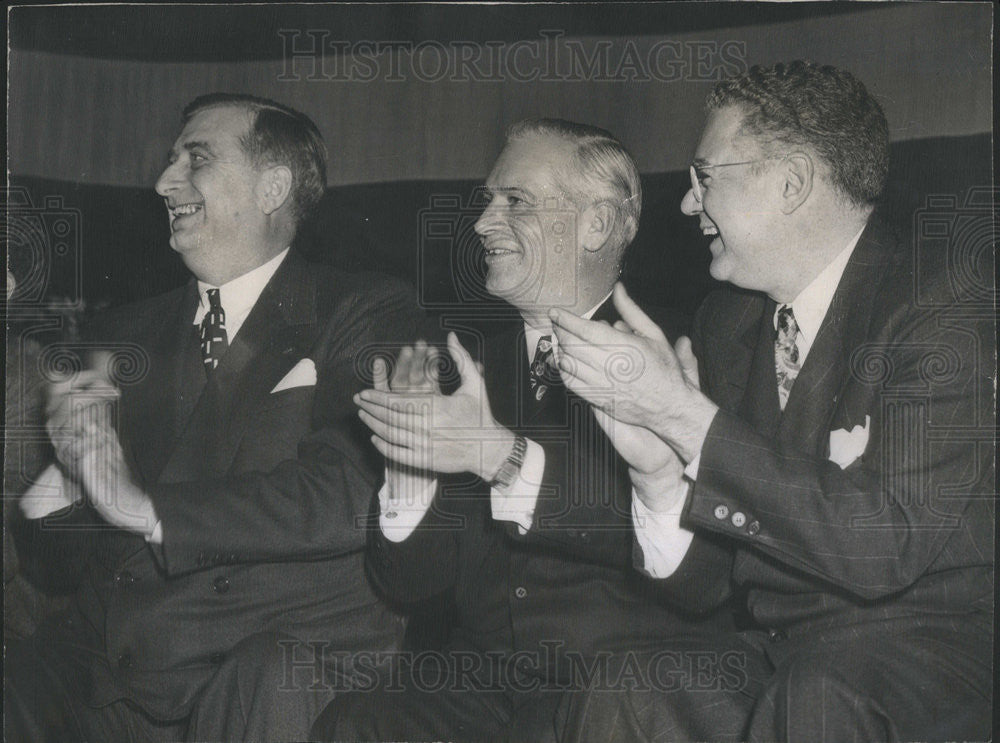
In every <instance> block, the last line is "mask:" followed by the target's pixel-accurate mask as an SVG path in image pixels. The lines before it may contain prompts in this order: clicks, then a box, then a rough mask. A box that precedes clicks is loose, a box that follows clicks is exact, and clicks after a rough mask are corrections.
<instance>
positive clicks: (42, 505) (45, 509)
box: [20, 464, 81, 519]
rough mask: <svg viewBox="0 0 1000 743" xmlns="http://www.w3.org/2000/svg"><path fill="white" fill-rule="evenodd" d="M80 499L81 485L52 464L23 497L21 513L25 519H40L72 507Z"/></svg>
mask: <svg viewBox="0 0 1000 743" xmlns="http://www.w3.org/2000/svg"><path fill="white" fill-rule="evenodd" d="M80 497H81V493H80V487H79V485H77V484H76V483H74V482H73V481H72V480H70V479H69V478H68V477H65V476H64V475H63V473H62V470H60V469H59V468H58V467H57V466H56V465H54V464H50V465H49V466H48V467H46V468H45V470H44V471H43V472H42V473H41V474H40V475H39V476H38V477H37V478H36V479H35V482H34V483H32V485H31V487H30V488H28V490H27V491H26V492H25V493H24V495H22V496H21V500H20V505H21V512H22V513H23V514H24V516H25V518H28V519H40V518H43V517H45V516H48V515H49V514H52V513H55V512H56V511H60V510H62V509H63V508H67V507H69V506H72V505H73V504H74V503H76V502H77V501H78V500H80Z"/></svg>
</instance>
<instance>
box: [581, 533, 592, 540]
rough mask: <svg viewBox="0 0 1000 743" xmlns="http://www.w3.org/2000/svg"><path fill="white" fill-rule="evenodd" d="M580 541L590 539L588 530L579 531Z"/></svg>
mask: <svg viewBox="0 0 1000 743" xmlns="http://www.w3.org/2000/svg"><path fill="white" fill-rule="evenodd" d="M580 541H581V542H589V541H590V532H587V531H581V532H580Z"/></svg>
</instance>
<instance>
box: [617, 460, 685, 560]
mask: <svg viewBox="0 0 1000 743" xmlns="http://www.w3.org/2000/svg"><path fill="white" fill-rule="evenodd" d="M692 461H695V462H696V461H697V458H696V459H695V460H692ZM678 487H679V488H684V489H685V490H686V489H687V488H689V487H690V485H689V484H688V483H687V482H686V481H682V482H681V483H680V484H679V485H678ZM686 500H687V498H686V497H685V498H677V499H676V501H675V502H676V503H677V506H676V507H675V508H673V509H671V510H670V511H664V512H654V511H650V510H649V509H648V508H646V506H645V505H644V504H643V502H642V501H641V500H639V498H638V497H636V494H635V490H634V489H633V490H632V523H633V524H634V526H635V540H636V542H638V543H639V549H641V550H642V559H643V566H642V569H643V571H644V572H646V573H647V574H649V575H650V576H652V577H653V578H669V577H670V576H671V575H673V574H674V571H676V570H677V568H678V567H680V564H681V562H683V560H684V556H685V555H686V554H687V551H688V549H689V548H690V547H691V540H692V539H694V532H693V531H690V530H688V529H685V528H684V527H682V526H681V513H682V512H683V511H684V503H685V501H686Z"/></svg>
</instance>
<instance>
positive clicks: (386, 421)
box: [358, 400, 428, 435]
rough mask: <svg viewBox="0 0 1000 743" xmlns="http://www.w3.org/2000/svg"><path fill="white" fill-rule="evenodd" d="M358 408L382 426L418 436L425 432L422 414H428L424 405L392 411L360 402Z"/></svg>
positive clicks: (391, 409) (392, 409)
mask: <svg viewBox="0 0 1000 743" xmlns="http://www.w3.org/2000/svg"><path fill="white" fill-rule="evenodd" d="M358 408H359V412H364V413H366V414H367V415H368V416H370V417H371V418H372V419H374V420H376V421H379V422H380V423H381V424H382V425H385V426H389V427H391V428H398V429H401V430H405V431H409V432H411V433H416V434H420V435H423V434H424V433H426V431H427V420H426V417H425V415H424V413H426V412H428V409H427V406H426V405H425V406H423V407H418V406H416V405H414V406H410V407H406V408H402V409H394V408H387V407H383V406H381V405H371V404H369V403H367V402H365V401H364V400H361V401H359V402H358Z"/></svg>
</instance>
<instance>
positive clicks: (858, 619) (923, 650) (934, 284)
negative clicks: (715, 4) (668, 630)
mask: <svg viewBox="0 0 1000 743" xmlns="http://www.w3.org/2000/svg"><path fill="white" fill-rule="evenodd" d="M887 166H888V126H887V122H886V119H885V116H884V114H883V112H882V109H881V107H880V106H879V104H878V103H877V102H876V101H875V99H874V98H873V97H872V96H871V95H870V94H869V93H868V91H867V90H866V89H865V87H864V86H863V85H862V84H861V83H860V82H859V81H858V80H856V79H855V78H854V77H853V76H851V75H850V74H849V73H847V72H844V71H841V70H837V69H835V68H832V67H820V66H818V65H815V64H811V63H804V62H793V63H791V64H778V65H775V66H773V67H770V68H760V67H754V68H752V69H751V70H750V71H749V72H748V73H747V74H745V75H743V76H741V77H739V78H736V79H734V80H730V81H726V82H723V83H720V84H719V85H718V86H717V87H716V89H715V91H714V92H713V93H712V95H711V96H710V97H709V100H708V120H707V123H706V126H705V130H704V133H703V135H702V137H701V140H700V142H699V144H698V146H697V150H696V153H695V159H694V162H693V164H692V166H691V188H690V190H689V191H688V192H687V194H686V195H685V196H684V199H683V201H682V204H681V209H682V210H683V211H684V213H686V214H688V215H690V216H693V217H696V218H697V219H698V222H699V225H700V227H701V231H702V233H703V234H704V235H705V236H706V237H708V238H709V239H710V240H711V242H710V245H709V249H710V251H711V253H712V263H711V274H712V276H714V277H715V278H716V279H720V280H723V281H727V282H729V283H730V284H732V285H733V286H732V287H731V288H725V289H722V290H720V291H718V292H716V293H714V294H713V295H711V296H710V297H709V298H708V299H707V300H706V301H705V303H704V305H703V306H702V307H701V309H700V310H699V313H698V316H697V318H696V321H695V326H694V332H693V333H692V341H691V343H690V344H688V342H687V341H682V342H678V344H677V346H676V348H674V347H672V346H671V345H670V343H669V342H667V341H666V340H665V339H664V338H663V336H662V334H660V333H658V332H657V331H656V330H655V328H653V327H652V326H651V324H650V323H649V322H648V320H647V318H646V317H645V316H644V315H643V314H642V312H641V311H639V310H638V308H637V307H636V306H635V305H634V304H633V303H632V302H631V300H630V299H629V298H628V297H627V295H626V294H625V293H624V291H623V290H622V289H621V287H620V286H619V287H617V288H616V290H615V302H616V306H617V308H618V310H619V313H620V314H621V316H622V318H623V319H624V320H625V321H626V322H627V323H628V327H625V326H616V327H615V328H610V327H607V326H601V325H599V324H596V323H592V322H587V321H584V320H582V319H580V318H578V317H575V316H573V315H571V314H570V313H567V312H563V311H556V312H553V313H552V316H553V327H554V332H555V334H556V337H557V339H558V342H559V348H560V355H561V360H560V367H561V369H562V372H563V377H564V379H565V381H566V383H567V386H568V387H569V388H570V389H572V390H574V391H575V392H577V393H578V394H580V395H581V396H583V397H585V398H587V399H590V400H591V402H593V403H594V404H595V405H597V406H600V407H602V408H603V409H604V410H605V411H606V412H607V413H609V414H611V415H612V416H613V417H614V418H615V420H616V421H617V422H618V427H617V429H616V435H615V436H613V438H614V439H615V445H616V448H617V449H618V451H619V452H621V453H622V454H623V456H624V457H625V458H626V459H628V460H629V463H630V464H631V465H632V467H633V468H634V469H639V470H641V469H642V468H643V463H644V460H645V459H652V458H654V457H657V456H659V457H661V458H662V456H663V454H662V452H664V451H670V452H673V453H674V454H675V455H676V457H677V461H678V464H679V465H682V466H683V467H684V476H683V477H681V478H677V477H675V476H673V475H669V474H668V473H670V472H671V470H670V469H669V468H664V469H663V470H662V471H663V472H664V473H665V475H666V476H664V477H663V478H662V479H661V481H660V482H659V484H658V486H653V485H651V484H650V483H649V482H646V483H644V486H643V489H642V490H643V492H642V493H639V488H638V486H637V488H636V490H637V494H639V495H640V496H641V497H639V498H637V500H636V508H635V519H634V521H635V529H636V541H637V543H638V545H637V546H638V550H639V551H641V553H642V564H643V569H644V571H645V572H647V573H649V574H651V575H653V576H655V577H659V578H660V579H661V580H662V584H663V587H664V589H665V590H666V591H667V592H668V593H670V594H671V595H672V596H673V597H674V598H675V600H677V601H679V602H682V603H683V604H684V605H685V606H687V607H689V608H692V607H700V608H704V607H707V606H711V605H712V604H714V603H716V602H719V601H721V600H723V599H725V598H726V597H728V596H730V595H733V594H735V595H736V596H738V597H739V596H742V597H745V598H743V599H742V600H744V601H745V604H746V608H747V611H748V620H747V626H746V629H745V631H743V632H740V633H738V634H737V636H736V638H724V639H720V638H714V639H709V638H706V640H705V642H704V643H702V644H700V645H699V644H695V645H692V646H690V647H691V649H694V650H698V651H699V652H702V651H705V650H706V649H709V648H713V647H714V648H722V647H732V646H733V643H734V642H735V641H736V640H737V639H738V640H739V641H740V642H743V643H745V645H744V646H743V649H742V651H741V652H742V656H741V657H742V658H743V667H744V668H745V669H746V670H747V676H746V681H747V683H746V684H744V686H743V688H741V689H737V690H732V689H706V688H699V687H698V686H697V684H695V683H686V682H685V683H682V684H680V686H681V687H682V689H681V690H680V691H677V692H675V693H670V694H664V693H657V692H656V691H655V690H654V691H649V690H644V689H632V690H625V691H622V692H620V693H617V694H607V693H590V694H584V695H581V696H579V697H578V698H577V699H575V700H574V703H573V705H571V707H570V708H569V710H568V719H569V721H570V728H569V730H568V731H567V734H566V736H565V738H566V739H567V740H616V741H617V740H652V739H654V738H656V737H657V736H665V738H666V739H670V740H690V739H711V740H745V739H746V740H754V741H761V740H808V741H845V740H859V741H872V740H913V739H920V740H942V739H948V740H951V739H976V740H982V739H985V738H987V737H988V733H989V730H990V725H989V723H990V699H991V686H992V673H991V668H990V659H991V653H990V648H991V638H992V633H991V631H992V625H993V614H992V605H993V586H992V581H993V559H992V555H993V524H994V514H993V506H992V492H993V478H994V464H993V452H992V441H991V435H990V421H991V420H992V417H993V410H992V402H991V401H992V400H993V388H992V382H991V380H992V379H993V378H994V369H995V365H994V362H993V359H992V349H993V347H994V337H993V329H992V325H991V321H990V318H989V311H988V307H987V308H986V312H982V311H980V312H978V314H977V309H981V304H982V302H980V304H979V305H977V304H976V301H975V296H974V295H973V291H972V288H971V287H970V286H969V282H968V281H967V280H966V281H964V282H963V279H962V277H961V276H959V275H958V274H952V275H949V273H948V270H947V266H945V265H943V262H942V260H941V259H942V258H943V256H941V255H925V254H920V255H914V254H913V252H914V251H912V250H909V249H907V248H905V247H901V246H899V245H898V244H897V243H896V242H894V240H893V239H892V238H891V237H890V236H889V234H888V232H887V230H886V229H885V228H884V227H883V226H881V225H880V224H879V223H878V221H877V220H875V219H873V218H872V213H873V210H874V206H875V203H876V202H877V200H878V199H879V197H880V195H881V193H882V191H883V188H884V184H885V181H886V175H887V170H888V167H887ZM917 262H923V264H924V265H920V266H919V274H918V272H917V268H918V266H917V265H916V263H917ZM626 346H627V347H630V348H631V352H632V354H633V355H634V357H635V358H636V360H637V361H641V362H642V363H643V364H644V367H643V368H644V371H643V373H642V374H641V375H637V377H636V378H634V379H632V380H628V381H622V382H620V383H619V384H618V385H617V386H616V388H615V395H614V397H613V399H611V400H609V399H608V398H607V396H606V395H602V396H597V395H594V394H592V390H594V389H602V387H603V388H604V389H606V383H605V384H604V385H602V384H601V382H602V374H603V369H604V368H605V367H604V363H605V362H606V359H607V357H608V354H609V353H610V351H609V350H608V349H613V350H614V353H616V354H618V355H621V354H622V352H623V348H625V347H626ZM637 440H641V441H643V442H644V443H645V446H642V447H636V446H635V445H634V442H635V441H637ZM658 452H659V453H658ZM663 640H664V644H665V645H666V646H670V644H671V642H672V640H671V638H670V637H667V636H665V637H664V638H663ZM724 643H725V644H724ZM684 647H688V646H684ZM695 680H696V679H689V680H688V681H692V682H693V681H695ZM722 720H728V721H730V722H733V721H735V722H733V724H731V726H730V727H723V726H722V722H721V721H722ZM657 739H659V738H657Z"/></svg>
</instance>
